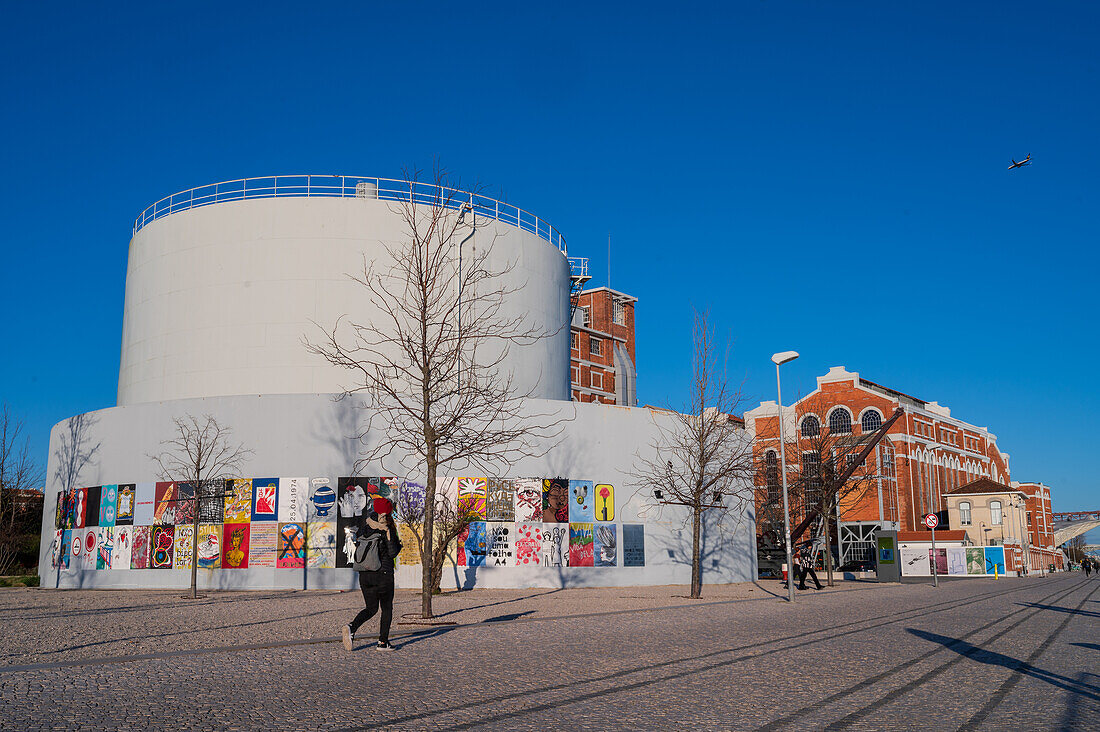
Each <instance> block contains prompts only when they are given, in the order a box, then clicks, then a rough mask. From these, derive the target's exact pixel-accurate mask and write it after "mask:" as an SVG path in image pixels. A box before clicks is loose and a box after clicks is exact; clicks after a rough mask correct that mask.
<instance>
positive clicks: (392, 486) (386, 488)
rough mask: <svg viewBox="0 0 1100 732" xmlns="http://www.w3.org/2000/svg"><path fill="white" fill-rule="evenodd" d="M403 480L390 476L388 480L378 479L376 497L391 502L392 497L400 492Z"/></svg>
mask: <svg viewBox="0 0 1100 732" xmlns="http://www.w3.org/2000/svg"><path fill="white" fill-rule="evenodd" d="M404 482H405V481H404V479H402V478H398V477H395V476H391V477H388V478H379V479H378V495H380V496H382V497H383V498H388V499H390V500H391V501H392V500H393V499H394V496H396V495H397V493H398V492H399V491H400V490H401V485H402V484H403V483H404Z"/></svg>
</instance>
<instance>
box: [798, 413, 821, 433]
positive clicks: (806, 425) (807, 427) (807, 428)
mask: <svg viewBox="0 0 1100 732" xmlns="http://www.w3.org/2000/svg"><path fill="white" fill-rule="evenodd" d="M820 434H821V422H819V421H818V420H817V417H815V416H813V415H812V414H811V415H810V416H808V417H806V418H804V419H803V420H802V436H803V437H817V436H818V435H820Z"/></svg>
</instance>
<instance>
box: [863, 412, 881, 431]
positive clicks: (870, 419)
mask: <svg viewBox="0 0 1100 732" xmlns="http://www.w3.org/2000/svg"><path fill="white" fill-rule="evenodd" d="M881 426H882V415H881V414H879V413H878V412H876V411H875V410H873V409H871V410H868V411H866V412H864V413H863V432H864V434H871V433H872V432H874V431H875V430H877V429H878V428H879V427H881Z"/></svg>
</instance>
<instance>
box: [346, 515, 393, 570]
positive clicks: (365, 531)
mask: <svg viewBox="0 0 1100 732" xmlns="http://www.w3.org/2000/svg"><path fill="white" fill-rule="evenodd" d="M367 519H371V520H373V521H378V514H376V513H374V512H372V511H364V512H363V515H361V516H360V517H359V522H358V523H357V524H356V526H355V528H356V538H357V539H365V538H367V537H368V536H370V535H371V534H386V536H383V537H382V545H381V546H380V547H379V550H378V554H379V558H380V559H381V560H382V569H380V570H378V571H379V572H389V573H391V574H392V573H393V560H394V559H396V558H397V555H398V554H400V553H401V540H400V539H399V538H398V537H397V536H394V537H393V538H392V539H391V538H390V537H389V532H385V531H380V530H379V529H376V528H374V527H373V526H371V525H370V524H368V523H367ZM395 533H396V532H395Z"/></svg>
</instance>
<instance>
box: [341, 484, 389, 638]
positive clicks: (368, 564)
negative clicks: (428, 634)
mask: <svg viewBox="0 0 1100 732" xmlns="http://www.w3.org/2000/svg"><path fill="white" fill-rule="evenodd" d="M373 509H374V510H373V511H364V512H363V514H362V516H360V518H359V522H358V524H357V525H356V539H355V561H354V562H353V563H352V567H353V568H355V569H356V570H357V571H358V572H359V588H360V589H361V590H362V591H363V603H364V604H365V607H364V608H363V609H362V610H360V611H359V614H358V615H356V616H355V618H354V619H353V620H352V621H351V622H350V623H348V624H347V625H345V626H344V632H343V640H344V648H345V650H348V651H350V650H352V648H353V647H354V646H353V641H354V640H355V632H356V631H357V630H359V628H360V627H362V625H363V624H364V623H366V622H367V621H368V620H370V619H371V618H373V617H374V615H375V613H378V612H379V610H381V617H380V618H379V625H378V645H377V646H376V648H377V649H378V650H380V651H389V650H392V649H393V646H391V645H390V623H391V622H392V621H393V590H394V581H393V572H394V564H393V560H394V559H395V558H396V557H397V555H398V554H399V553H400V552H401V540H400V539H399V538H398V536H397V526H396V524H394V522H393V516H392V515H391V514H392V511H393V504H392V503H390V501H389V500H388V499H386V498H375V499H374V504H373Z"/></svg>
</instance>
